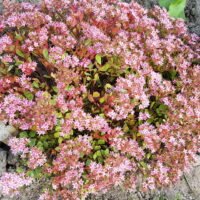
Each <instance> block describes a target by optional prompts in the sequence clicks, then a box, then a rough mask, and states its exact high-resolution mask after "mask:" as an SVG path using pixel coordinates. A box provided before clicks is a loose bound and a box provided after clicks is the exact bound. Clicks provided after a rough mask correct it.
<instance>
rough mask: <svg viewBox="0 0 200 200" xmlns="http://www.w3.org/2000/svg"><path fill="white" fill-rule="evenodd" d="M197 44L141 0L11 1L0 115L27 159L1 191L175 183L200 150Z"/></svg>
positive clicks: (78, 192)
mask: <svg viewBox="0 0 200 200" xmlns="http://www.w3.org/2000/svg"><path fill="white" fill-rule="evenodd" d="M199 44H200V38H199V37H198V36H196V35H191V34H189V33H188V32H187V28H186V26H185V24H184V22H183V21H182V20H180V19H172V18H170V17H169V16H168V14H167V12H166V10H162V9H161V8H159V7H155V8H153V9H151V10H146V9H144V8H142V7H141V6H140V5H139V4H137V3H135V2H134V1H133V2H131V3H129V4H128V3H125V2H121V1H119V0H99V1H96V0H80V1H72V0H41V2H40V3H38V4H37V5H34V4H31V3H12V2H10V1H8V0H4V11H3V14H2V15H1V16H0V120H2V121H4V122H5V123H8V124H10V125H13V126H14V127H16V128H18V129H19V135H17V137H15V138H11V139H10V140H9V145H10V146H11V151H12V152H13V153H14V154H15V155H20V156H19V159H20V162H19V168H17V170H16V173H15V174H9V173H7V174H5V175H3V176H2V177H1V178H0V186H1V187H2V191H3V193H4V194H5V195H10V194H11V193H12V194H17V193H18V189H19V188H20V187H22V186H24V185H27V184H29V183H30V182H31V179H30V177H32V178H36V179H38V178H42V177H45V178H46V179H49V180H48V182H49V184H48V187H46V188H44V191H45V192H44V193H43V194H41V197H40V199H41V200H54V199H60V198H62V199H70V200H77V199H83V198H85V197H86V196H87V195H88V194H89V193H97V192H102V191H103V192H105V191H107V190H109V189H110V188H112V187H114V186H121V187H124V188H127V189H129V190H132V189H134V187H135V186H136V185H137V184H138V183H139V182H140V183H141V177H142V183H141V184H140V187H141V189H143V190H148V189H151V190H153V189H156V188H160V187H164V186H169V185H170V184H174V183H175V182H176V181H177V180H178V179H179V178H180V176H181V174H182V172H183V171H184V170H187V169H188V168H189V167H190V166H191V165H192V163H193V162H194V161H195V155H196V152H198V151H199V149H200V132H199V130H200V123H199V120H200V102H199V99H200V90H199V85H200V79H199V77H200V65H199V60H200V56H199V52H200V46H199ZM44 187H45V186H44Z"/></svg>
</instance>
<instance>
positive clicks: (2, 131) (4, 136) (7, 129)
mask: <svg viewBox="0 0 200 200" xmlns="http://www.w3.org/2000/svg"><path fill="white" fill-rule="evenodd" d="M16 133H17V130H16V129H15V128H14V127H13V126H7V125H5V124H4V123H3V122H1V121H0V141H1V142H4V143H7V140H8V138H9V137H10V136H12V135H16Z"/></svg>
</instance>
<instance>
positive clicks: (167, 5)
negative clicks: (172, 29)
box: [158, 0, 173, 10]
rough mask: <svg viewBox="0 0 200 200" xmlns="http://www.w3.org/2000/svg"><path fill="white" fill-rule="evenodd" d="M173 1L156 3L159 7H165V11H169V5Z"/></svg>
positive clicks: (167, 0)
mask: <svg viewBox="0 0 200 200" xmlns="http://www.w3.org/2000/svg"><path fill="white" fill-rule="evenodd" d="M172 1H173V0H159V1H158V3H159V5H160V6H161V7H165V8H166V9H167V10H168V9H169V6H170V4H171V3H172Z"/></svg>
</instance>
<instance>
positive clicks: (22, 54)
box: [16, 49, 25, 58]
mask: <svg viewBox="0 0 200 200" xmlns="http://www.w3.org/2000/svg"><path fill="white" fill-rule="evenodd" d="M16 54H17V55H18V56H20V57H22V58H24V57H25V56H24V53H23V52H22V51H20V50H19V49H17V50H16Z"/></svg>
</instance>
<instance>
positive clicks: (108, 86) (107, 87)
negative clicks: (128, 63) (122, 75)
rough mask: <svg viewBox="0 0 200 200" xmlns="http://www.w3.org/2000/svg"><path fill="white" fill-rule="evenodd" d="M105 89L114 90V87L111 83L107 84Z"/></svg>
mask: <svg viewBox="0 0 200 200" xmlns="http://www.w3.org/2000/svg"><path fill="white" fill-rule="evenodd" d="M104 88H105V89H106V90H108V89H111V88H112V85H111V84H109V83H107V84H106V85H105V86H104Z"/></svg>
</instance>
